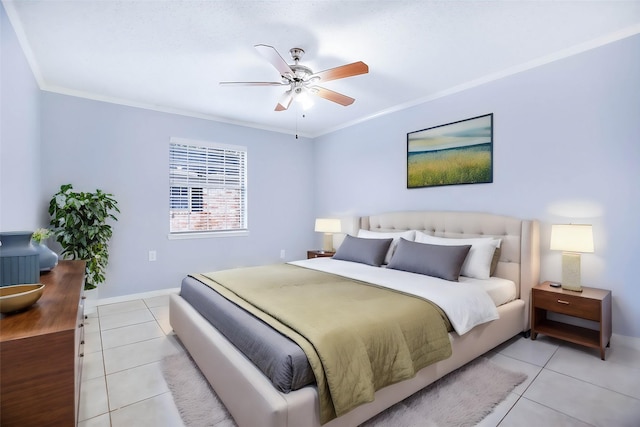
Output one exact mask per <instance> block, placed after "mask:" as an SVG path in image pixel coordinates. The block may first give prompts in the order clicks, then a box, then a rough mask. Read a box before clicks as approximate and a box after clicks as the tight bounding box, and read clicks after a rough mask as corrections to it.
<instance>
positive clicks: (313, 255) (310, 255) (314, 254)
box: [307, 251, 336, 259]
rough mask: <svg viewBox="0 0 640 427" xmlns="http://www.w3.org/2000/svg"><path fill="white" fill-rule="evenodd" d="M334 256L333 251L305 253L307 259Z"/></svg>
mask: <svg viewBox="0 0 640 427" xmlns="http://www.w3.org/2000/svg"><path fill="white" fill-rule="evenodd" d="M335 254H336V253H335V251H307V259H311V258H322V257H332V256H334V255H335Z"/></svg>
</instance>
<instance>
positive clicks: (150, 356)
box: [103, 337, 181, 375]
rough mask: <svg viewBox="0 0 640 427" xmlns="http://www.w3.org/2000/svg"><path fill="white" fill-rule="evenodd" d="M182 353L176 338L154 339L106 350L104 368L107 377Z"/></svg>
mask: <svg viewBox="0 0 640 427" xmlns="http://www.w3.org/2000/svg"><path fill="white" fill-rule="evenodd" d="M179 351H181V348H180V346H179V344H178V343H177V342H176V339H175V338H174V337H161V338H154V339H151V340H147V341H141V342H137V343H134V344H128V345H123V346H120V347H115V348H108V349H105V350H104V352H103V353H104V367H105V372H106V374H107V375H110V374H113V373H116V372H119V371H124V370H125V369H130V368H135V367H136V366H141V365H144V364H147V363H151V362H158V361H160V360H162V358H163V357H165V356H168V355H170V354H175V353H177V352H179Z"/></svg>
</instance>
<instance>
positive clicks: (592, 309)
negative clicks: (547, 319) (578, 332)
mask: <svg viewBox="0 0 640 427" xmlns="http://www.w3.org/2000/svg"><path fill="white" fill-rule="evenodd" d="M533 305H534V307H535V308H542V309H545V310H550V311H553V312H555V313H560V314H566V315H569V316H576V317H580V318H582V319H588V320H595V321H599V320H600V310H601V308H600V307H601V306H600V301H598V300H593V299H589V298H582V297H580V296H574V295H568V294H564V293H559V292H558V293H556V292H540V291H537V290H535V289H534V291H533Z"/></svg>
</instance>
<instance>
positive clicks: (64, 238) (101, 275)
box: [49, 184, 120, 289]
mask: <svg viewBox="0 0 640 427" xmlns="http://www.w3.org/2000/svg"><path fill="white" fill-rule="evenodd" d="M115 212H118V213H119V212H120V210H119V209H118V202H117V201H116V200H115V199H114V198H113V194H110V193H105V192H103V191H102V190H96V191H95V192H94V193H86V192H76V191H73V187H72V185H71V184H65V185H62V186H61V187H60V191H58V192H57V193H56V194H54V195H53V197H52V198H51V201H50V202H49V214H50V215H51V221H50V224H51V225H52V226H53V234H54V235H55V236H56V240H57V241H58V243H60V245H62V254H61V255H62V256H63V257H70V258H71V259H83V260H85V261H86V262H87V271H86V274H87V275H86V278H85V289H94V288H95V287H96V285H98V284H100V283H102V282H104V279H105V272H106V268H107V264H108V263H109V247H108V243H109V240H110V239H111V236H112V234H113V231H112V229H111V226H110V225H109V224H108V223H107V221H108V220H109V219H112V220H114V221H117V220H118V219H117V218H116V216H115Z"/></svg>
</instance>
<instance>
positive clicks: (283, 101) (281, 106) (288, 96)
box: [275, 90, 293, 111]
mask: <svg viewBox="0 0 640 427" xmlns="http://www.w3.org/2000/svg"><path fill="white" fill-rule="evenodd" d="M291 101H293V93H291V91H290V90H288V91H286V92H285V93H284V94H283V95H282V97H280V101H278V104H277V105H276V108H275V111H284V110H286V109H287V108H289V105H291Z"/></svg>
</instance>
